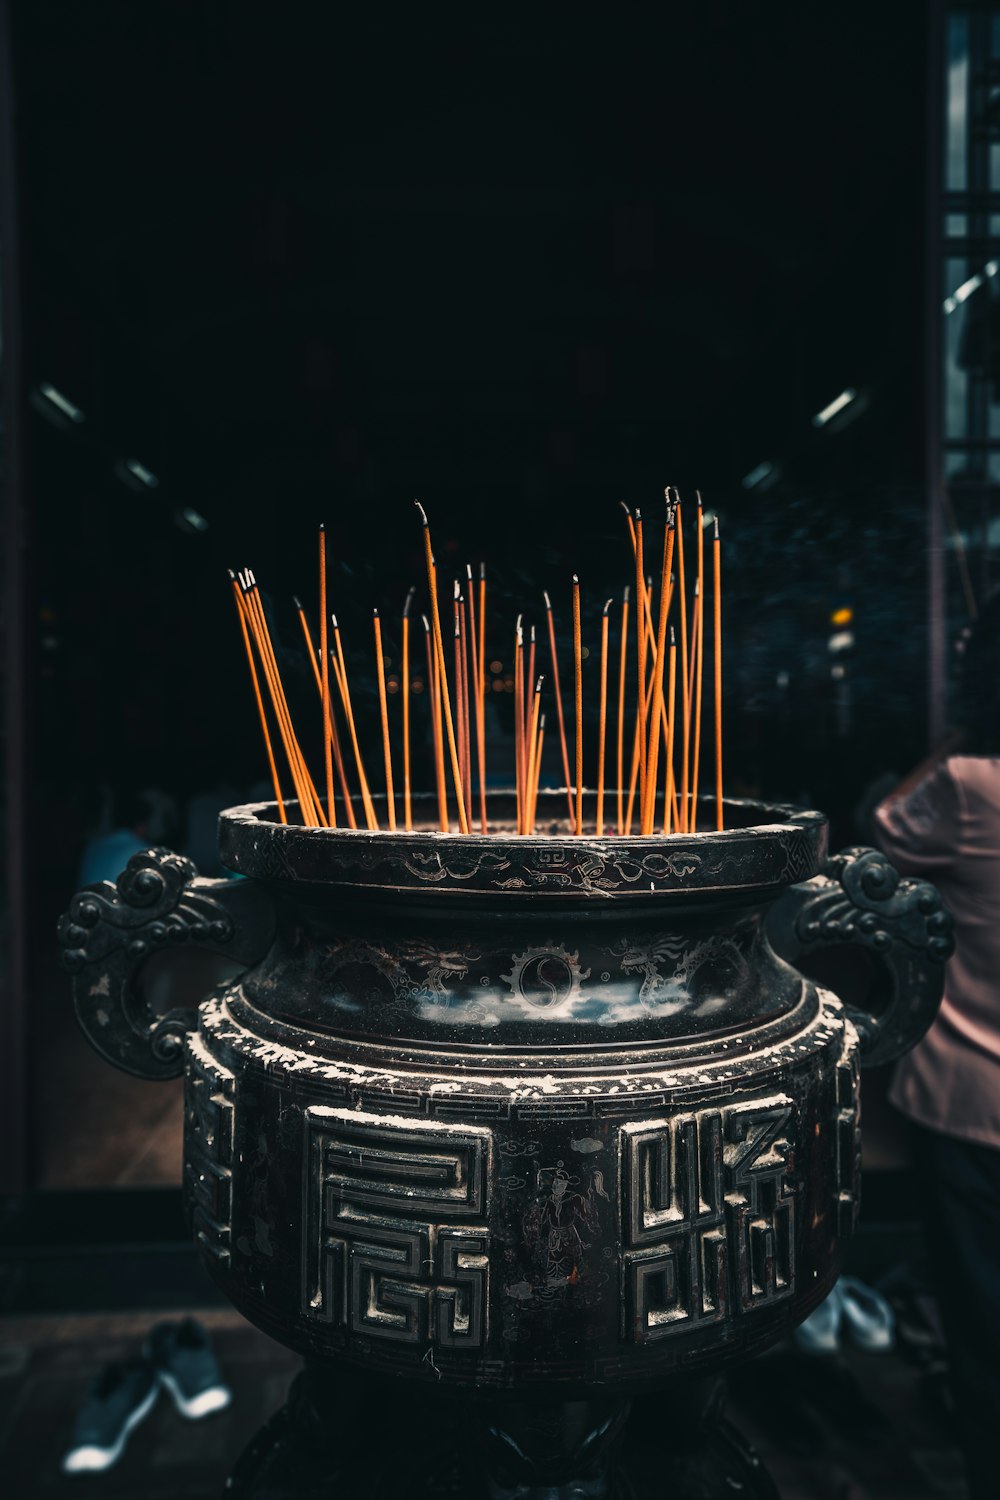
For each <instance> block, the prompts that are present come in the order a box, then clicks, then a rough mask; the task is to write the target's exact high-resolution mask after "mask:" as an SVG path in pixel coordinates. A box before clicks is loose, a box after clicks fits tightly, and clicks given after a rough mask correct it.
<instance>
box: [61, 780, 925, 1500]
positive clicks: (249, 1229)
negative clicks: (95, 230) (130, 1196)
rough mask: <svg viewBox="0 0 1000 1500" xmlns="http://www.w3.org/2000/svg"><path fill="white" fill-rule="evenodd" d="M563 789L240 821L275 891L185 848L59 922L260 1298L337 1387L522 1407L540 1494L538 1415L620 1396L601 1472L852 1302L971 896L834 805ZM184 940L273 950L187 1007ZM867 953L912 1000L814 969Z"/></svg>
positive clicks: (249, 869)
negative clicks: (585, 806) (182, 1101)
mask: <svg viewBox="0 0 1000 1500" xmlns="http://www.w3.org/2000/svg"><path fill="white" fill-rule="evenodd" d="M543 800H544V799H543ZM560 803H561V798H560V796H559V795H558V794H552V796H551V798H550V800H549V802H548V804H547V806H545V807H544V808H541V807H540V818H541V821H542V825H543V827H547V831H546V832H545V833H543V834H541V835H538V836H534V837H530V838H515V837H512V836H505V835H504V834H503V833H502V832H501V833H492V834H491V835H489V836H481V835H470V836H468V837H457V836H452V835H449V834H442V833H438V832H434V831H433V830H431V829H424V830H418V831H416V832H413V833H404V832H397V833H392V834H390V833H374V834H373V833H369V832H366V831H361V830H358V831H351V830H346V829H345V830H336V831H327V830H314V829H303V828H299V827H295V826H292V825H281V824H280V823H278V822H277V821H276V819H275V809H274V808H273V807H272V806H270V805H268V804H261V805H257V806H252V807H244V808H234V809H232V810H230V811H228V812H226V813H224V814H223V815H222V818H221V827H220V846H221V850H222V855H223V859H224V861H225V863H226V864H227V865H228V866H230V867H231V868H232V869H233V870H234V871H235V872H238V873H239V874H240V875H243V876H245V877H247V878H246V879H245V880H238V881H224V880H220V881H208V880H202V879H200V878H198V877H197V876H196V874H195V872H194V869H193V867H192V866H191V865H190V864H189V862H187V861H185V860H182V859H179V858H178V857H177V856H175V855H171V854H168V853H166V852H165V851H157V850H151V851H149V852H148V853H146V854H143V855H138V856H136V857H135V858H134V859H133V860H132V861H131V863H130V865H129V868H128V870H127V871H126V872H125V874H124V875H123V876H122V877H121V878H120V880H119V882H118V884H117V887H115V886H110V885H105V886H102V887H95V888H92V889H91V890H89V891H85V892H81V893H80V895H78V896H77V897H75V898H74V901H73V903H72V906H71V910H70V913H69V914H68V915H67V917H65V918H63V921H62V924H61V929H60V936H61V941H62V944H63V947H64V957H65V962H66V964H67V967H68V968H69V969H70V970H71V972H72V973H73V975H74V991H75V997H76V1003H77V1009H78V1013H79V1016H80V1020H81V1024H82V1025H83V1028H84V1030H85V1031H86V1033H87V1035H88V1036H89V1037H90V1039H91V1041H92V1042H93V1043H94V1045H95V1046H96V1047H98V1049H99V1050H100V1051H101V1052H102V1053H103V1054H104V1055H105V1056H106V1057H108V1058H109V1059H110V1060H111V1061H113V1062H116V1063H117V1064H118V1065H119V1066H123V1067H126V1068H128V1069H129V1070H130V1071H133V1072H136V1073H139V1074H142V1075H144V1076H148V1077H161V1078H162V1077H168V1076H172V1075H177V1074H179V1073H180V1072H181V1071H183V1072H184V1073H185V1076H186V1100H187V1108H186V1141H185V1186H186V1193H187V1199H188V1204H189V1209H190V1214H191V1222H192V1228H193V1232H194V1233H195V1234H196V1236H197V1238H198V1240H199V1243H200V1245H201V1247H202V1249H203V1252H204V1254H205V1257H206V1260H207V1262H208V1265H209V1267H210V1269H211V1271H212V1274H213V1276H214V1277H215V1278H216V1279H217V1280H218V1282H219V1283H220V1285H221V1286H222V1287H223V1288H224V1290H225V1291H226V1293H227V1295H228V1296H229V1297H230V1298H231V1299H232V1301H233V1302H234V1303H235V1304H236V1306H237V1307H238V1308H239V1309H240V1310H241V1311H242V1312H244V1313H245V1314H246V1315H247V1317H249V1318H250V1319H251V1320H252V1321H254V1322H255V1323H257V1324H258V1325H259V1326H261V1327H262V1328H264V1329H266V1331H267V1332H268V1333H270V1334H272V1335H273V1336H274V1337H275V1338H277V1339H279V1340H281V1341H282V1342H284V1343H286V1344H288V1345H291V1346H292V1347H293V1348H295V1349H298V1350H300V1351H301V1352H302V1354H303V1355H304V1356H305V1357H306V1358H307V1360H308V1361H309V1363H310V1368H311V1369H312V1371H313V1372H314V1374H315V1373H316V1372H322V1371H323V1370H324V1369H325V1370H326V1371H328V1372H332V1375H331V1376H330V1377H322V1376H321V1375H316V1378H317V1379H323V1378H332V1376H335V1375H336V1372H338V1371H339V1372H344V1371H348V1370H350V1369H355V1370H357V1371H358V1372H359V1373H363V1374H364V1375H365V1376H366V1377H368V1378H376V1377H380V1376H392V1377H396V1378H400V1377H401V1378H403V1379H404V1380H406V1381H407V1382H410V1383H412V1384H413V1385H414V1386H419V1387H422V1388H424V1389H426V1390H433V1391H434V1392H435V1394H436V1396H438V1397H440V1396H441V1395H443V1394H445V1393H446V1392H451V1393H452V1395H453V1396H454V1397H455V1398H456V1399H461V1398H468V1399H472V1400H474V1401H476V1402H480V1403H481V1402H482V1401H483V1400H484V1399H486V1398H487V1397H488V1396H489V1393H494V1394H495V1396H496V1397H497V1399H499V1398H500V1397H501V1396H503V1397H504V1401H505V1402H506V1404H504V1402H501V1405H500V1406H499V1407H498V1408H497V1410H498V1411H499V1412H501V1413H502V1412H504V1411H506V1412H507V1413H508V1415H507V1416H506V1417H503V1416H502V1415H501V1416H496V1417H495V1419H491V1420H492V1421H493V1427H492V1428H491V1431H492V1432H493V1436H492V1437H489V1438H486V1437H484V1439H483V1442H484V1444H485V1448H484V1450H483V1451H484V1452H486V1451H487V1450H489V1451H493V1450H492V1448H491V1446H490V1445H491V1444H492V1445H493V1447H495V1446H496V1443H498V1442H499V1443H500V1447H501V1448H502V1449H503V1450H504V1452H505V1453H507V1458H506V1459H504V1461H503V1462H504V1463H507V1465H508V1469H510V1472H511V1473H512V1474H514V1475H515V1478H514V1479H511V1484H515V1483H524V1484H527V1483H528V1479H529V1478H531V1474H534V1475H535V1480H534V1481H532V1482H536V1481H537V1482H538V1483H541V1482H542V1479H539V1478H538V1476H539V1475H541V1476H542V1478H545V1476H546V1475H547V1476H549V1477H548V1479H545V1482H546V1483H548V1482H549V1480H551V1478H552V1475H556V1477H557V1478H558V1474H557V1469H558V1465H556V1468H552V1466H551V1465H550V1466H549V1467H548V1468H546V1465H545V1463H544V1462H542V1460H541V1459H540V1458H539V1456H538V1453H535V1454H534V1457H532V1456H531V1454H530V1453H529V1454H527V1456H525V1453H526V1451H527V1450H525V1449H524V1444H525V1443H528V1448H529V1449H530V1447H531V1442H532V1441H535V1439H531V1440H530V1441H529V1439H528V1438H525V1437H524V1433H523V1432H521V1428H522V1427H525V1423H526V1424H527V1426H526V1429H525V1430H530V1431H532V1432H534V1431H535V1428H536V1426H537V1424H534V1425H533V1422H532V1420H529V1419H528V1418H527V1417H526V1416H525V1412H526V1411H528V1410H530V1408H529V1407H526V1406H525V1405H524V1403H525V1402H526V1401H530V1402H534V1403H536V1404H537V1403H538V1402H541V1403H542V1405H543V1406H544V1407H545V1410H547V1411H549V1412H559V1411H563V1410H564V1403H565V1402H566V1401H583V1402H589V1403H591V1406H592V1408H593V1411H594V1413H595V1415H594V1417H593V1424H592V1425H593V1427H594V1432H593V1434H592V1436H593V1437H594V1443H593V1444H592V1451H591V1449H588V1452H589V1454H590V1457H589V1458H588V1460H587V1462H588V1463H592V1464H594V1465H596V1468H595V1469H594V1474H596V1475H598V1479H599V1478H600V1474H601V1473H604V1470H603V1469H602V1468H601V1464H602V1463H604V1464H605V1466H606V1462H609V1461H610V1460H607V1454H608V1453H610V1451H611V1448H612V1447H613V1445H614V1441H616V1440H617V1436H616V1435H617V1434H618V1432H619V1430H620V1428H621V1426H622V1421H620V1420H619V1417H620V1416H621V1413H622V1411H623V1410H624V1406H623V1405H622V1403H623V1402H624V1401H625V1400H626V1399H627V1397H628V1396H629V1394H630V1393H635V1394H637V1393H640V1392H642V1391H651V1390H655V1389H657V1388H658V1387H660V1386H662V1384H663V1382H665V1381H667V1380H671V1379H672V1380H676V1379H677V1378H678V1377H681V1376H683V1378H684V1379H685V1380H690V1379H692V1378H693V1377H694V1376H696V1375H700V1374H704V1373H710V1372H714V1371H716V1370H718V1369H720V1368H722V1367H724V1366H725V1364H726V1363H727V1362H729V1361H732V1360H734V1359H738V1358H739V1359H742V1358H746V1357H747V1356H749V1355H752V1354H754V1353H756V1352H759V1351H761V1350H763V1349H765V1348H767V1347H768V1346H769V1345H770V1344H772V1343H773V1342H774V1341H775V1340H777V1339H778V1338H779V1337H781V1335H782V1334H784V1333H785V1332H787V1330H789V1329H790V1328H791V1327H793V1326H794V1325H795V1324H796V1323H797V1322H798V1321H800V1320H801V1319H802V1318H804V1317H805V1316H806V1315H807V1314H808V1313H809V1312H810V1311H811V1309H812V1308H813V1307H814V1306H815V1305H816V1304H817V1303H818V1302H819V1301H820V1300H821V1299H822V1298H823V1297H824V1296H825V1295H826V1293H827V1291H828V1290H829V1288H830V1286H831V1284H832V1282H833V1280H834V1278H835V1277H836V1275H837V1271H838V1265H839V1253H840V1250H841V1247H842V1245H843V1242H844V1240H845V1238H846V1236H847V1235H849V1234H850V1232H851V1228H852V1226H853V1223H854V1218H855V1214H856V1209H857V1198H858V1173H859V1153H860V1143H859V1118H858V1069H859V1066H860V1065H861V1064H862V1063H863V1062H865V1061H868V1060H871V1061H877V1062H884V1061H888V1060H889V1059H890V1058H891V1057H893V1056H898V1055H899V1054H900V1053H901V1052H902V1051H904V1050H905V1049H906V1048H907V1047H908V1046H910V1045H912V1043H913V1042H914V1041H915V1040H916V1039H917V1038H918V1036H919V1035H920V1034H921V1033H922V1032H923V1030H924V1029H925V1028H926V1026H927V1025H928V1024H929V1022H930V1020H931V1018H932V1016H933V1013H934V1010H935V1008H936V1005H937V1003H938V1000H939V998H940V993H941V986H942V980H943V969H944V962H945V960H946V958H947V956H948V954H949V952H950V951H951V933H950V922H949V918H948V917H947V915H946V914H945V913H944V912H943V911H942V909H941V903H940V898H939V897H938V895H937V893H936V891H934V889H933V888H932V887H931V886H929V885H927V884H926V883H923V882H917V881H910V880H902V879H900V877H899V876H898V875H897V873H896V872H895V871H894V870H892V869H891V867H890V866H889V865H888V864H887V863H886V861H885V860H884V859H883V857H882V856H881V855H880V854H877V853H876V852H875V851H872V850H857V849H855V850H847V851H845V852H844V853H842V854H840V855H837V856H835V857H833V858H828V857H827V852H826V823H825V820H824V819H823V818H822V816H821V815H819V814H817V813H802V812H797V811H795V810H792V809H788V808H778V807H769V806H763V805H758V804H753V803H732V804H729V805H728V808H727V819H728V821H730V822H731V824H732V825H733V826H731V827H729V828H727V830H726V831H725V832H722V833H716V832H709V833H703V834H698V835H681V836H669V837H655V836H654V837H651V838H649V837H647V838H639V837H632V838H630V837H623V838H622V837H617V836H612V837H607V838H602V839H596V838H589V837H584V838H581V839H575V838H573V837H571V836H570V835H569V834H568V833H567V832H566V831H565V829H564V828H563V827H562V826H561V825H560V823H559V821H558V809H559V806H560ZM498 810H499V811H500V812H501V814H502V809H498ZM543 813H544V816H542V814H543ZM546 818H548V819H549V821H548V823H547V824H546ZM174 942H177V943H193V944H201V945H208V946H212V947H214V948H215V949H216V950H217V951H221V952H225V953H229V954H231V955H233V956H234V957H236V958H237V959H238V960H239V961H240V962H243V963H246V964H248V967H247V969H246V970H245V972H244V973H243V974H242V976H241V977H240V978H239V979H238V980H237V981H235V982H233V983H231V984H229V985H228V986H227V987H225V988H224V989H222V990H219V991H217V992H216V993H214V994H212V995H211V996H209V997H208V998H207V999H206V1000H205V1002H204V1003H203V1004H202V1006H201V1007H200V1011H199V1012H198V1013H188V1012H181V1013H176V1014H174V1015H172V1016H169V1017H158V1016H155V1015H153V1014H151V1013H150V1012H149V1011H148V1009H147V1008H146V1007H145V1006H144V1004H143V1001H142V997H141V994H140V992H139V991H138V989H137V988H136V987H135V985H134V984H133V979H134V977H135V975H136V973H137V971H138V969H139V967H140V966H141V964H142V962H143V961H144V959H145V958H146V956H148V954H149V953H150V952H151V951H152V950H153V949H154V948H156V947H158V946H162V945H165V944H169V943H174ZM845 944H847V945H852V946H853V947H856V948H861V949H864V950H866V951H867V952H868V953H869V954H870V955H871V957H872V958H873V960H875V962H876V963H877V965H878V966H879V970H880V973H881V976H882V981H883V982H882V985H881V987H880V989H878V990H877V992H876V999H877V1009H876V1008H867V1009H864V1008H859V1007H858V1006H857V1005H853V1004H852V1003H851V997H850V996H845V997H843V998H838V997H837V996H835V995H834V994H832V993H831V992H830V991H829V990H827V989H823V988H819V987H817V986H816V985H815V984H814V983H812V982H810V981H809V980H808V979H806V978H805V977H804V976H803V975H802V973H801V972H799V970H798V969H797V968H796V967H794V964H795V963H796V962H800V963H806V961H807V959H808V957H809V955H811V954H813V953H818V952H819V951H821V950H823V949H828V948H834V947H837V946H842V945H845ZM598 1392H603V1393H605V1394H604V1395H601V1396H598V1394H597V1393H598ZM609 1394H610V1395H611V1396H613V1397H614V1400H613V1401H612V1406H614V1410H615V1411H616V1412H617V1413H618V1416H617V1417H615V1418H614V1420H612V1419H611V1418H610V1417H608V1409H609V1408H608V1396H609ZM615 1402H617V1403H618V1404H617V1405H615ZM519 1403H520V1404H519ZM589 1409H590V1408H588V1410H589ZM477 1410H479V1408H478V1407H477ZM581 1410H582V1408H581ZM519 1413H520V1415H518V1414H519ZM598 1413H599V1414H600V1415H599V1416H598V1415H597V1414H598ZM477 1420H478V1419H477ZM553 1420H555V1419H553ZM505 1423H506V1424H507V1425H506V1427H505V1425H504V1424H505ZM519 1424H520V1426H519ZM543 1425H544V1424H543ZM556 1425H557V1426H558V1423H557V1424H556ZM586 1425H587V1423H586V1421H584V1426H585V1427H586ZM598 1428H600V1431H601V1432H602V1433H603V1434H604V1437H603V1438H601V1440H600V1441H598V1437H597V1434H598ZM515 1430H517V1431H518V1432H521V1437H520V1438H519V1439H518V1443H519V1444H520V1447H519V1449H518V1451H519V1452H521V1454H522V1458H523V1459H524V1462H525V1463H528V1462H529V1458H530V1463H531V1464H534V1465H535V1468H534V1469H531V1471H530V1473H529V1470H528V1469H525V1470H524V1474H522V1475H521V1478H520V1479H517V1478H516V1475H517V1474H519V1473H521V1471H520V1470H519V1469H518V1467H517V1464H516V1463H514V1464H513V1468H510V1464H511V1462H512V1460H510V1452H509V1450H510V1445H511V1443H513V1441H514V1439H513V1437H511V1434H512V1433H513V1432H514V1431H515ZM504 1432H506V1433H507V1437H508V1438H509V1439H510V1441H509V1442H507V1440H506V1439H503V1440H502V1441H501V1439H502V1436H503V1433H504ZM497 1433H500V1434H501V1437H499V1438H498V1437H497ZM536 1436H537V1435H536ZM550 1437H551V1433H550ZM537 1441H538V1442H542V1439H541V1438H538V1439H537ZM545 1441H548V1439H546V1440H545ZM505 1444H506V1446H505ZM515 1446H517V1444H515ZM557 1447H558V1445H557ZM559 1451H560V1452H561V1451H562V1449H560V1450H559ZM601 1454H604V1455H605V1457H604V1458H602V1457H601V1456H600V1455H601ZM483 1461H484V1463H486V1466H487V1469H489V1472H490V1474H493V1479H492V1480H491V1483H494V1481H495V1483H494V1490H495V1491H496V1493H503V1490H502V1487H501V1489H500V1490H497V1489H496V1486H497V1485H498V1484H500V1480H499V1479H496V1475H495V1474H494V1471H493V1469H491V1468H490V1464H491V1463H492V1462H493V1460H492V1459H489V1460H487V1459H484V1460H483ZM560 1461H561V1462H562V1463H563V1469H562V1471H560V1472H561V1473H562V1474H563V1477H564V1478H565V1476H566V1475H567V1474H569V1469H568V1468H567V1467H566V1466H567V1465H569V1464H570V1459H569V1458H566V1457H565V1455H564V1457H563V1459H562V1460H560ZM497 1462H500V1460H499V1459H498V1460H497ZM553 1462H555V1460H553ZM573 1462H576V1460H575V1459H574V1460H573ZM580 1462H582V1460H580ZM538 1464H541V1467H540V1468H539V1467H538ZM501 1468H503V1463H501ZM529 1468H530V1464H529ZM550 1471H551V1472H550ZM504 1472H507V1470H504ZM574 1472H575V1471H574ZM588 1472H589V1471H588ZM608 1472H610V1471H608ZM525 1475H527V1476H528V1478H525ZM553 1482H554V1481H553ZM560 1482H562V1481H560ZM601 1482H602V1483H603V1481H601ZM595 1483H598V1481H597V1480H595ZM515 1492H517V1493H524V1494H529V1493H531V1489H530V1486H529V1488H527V1489H523V1490H522V1491H516V1490H514V1489H512V1490H511V1491H510V1493H512V1494H513V1493H515ZM246 1493H247V1494H251V1493H254V1491H253V1488H252V1485H251V1486H250V1487H249V1488H247V1489H246ZM588 1493H591V1492H588ZM592 1493H593V1494H595V1495H597V1494H599V1493H603V1491H602V1490H601V1489H600V1485H599V1484H598V1487H597V1488H595V1489H594V1490H593V1491H592Z"/></svg>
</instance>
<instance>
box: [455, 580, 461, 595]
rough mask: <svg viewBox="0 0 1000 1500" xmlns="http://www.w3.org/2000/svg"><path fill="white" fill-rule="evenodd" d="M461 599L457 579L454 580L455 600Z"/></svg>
mask: <svg viewBox="0 0 1000 1500" xmlns="http://www.w3.org/2000/svg"><path fill="white" fill-rule="evenodd" d="M461 597H462V590H461V589H460V588H459V586H458V579H457V578H456V579H455V598H456V599H460V598H461Z"/></svg>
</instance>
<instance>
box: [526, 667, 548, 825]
mask: <svg viewBox="0 0 1000 1500" xmlns="http://www.w3.org/2000/svg"><path fill="white" fill-rule="evenodd" d="M543 681H544V678H542V677H539V679H538V681H537V682H536V683H535V691H534V701H533V703H532V708H531V730H530V732H529V735H528V777H527V788H526V791H525V809H524V818H523V821H522V826H521V830H520V831H521V832H522V833H529V832H530V830H531V823H532V789H533V787H534V785H535V779H536V776H535V757H536V755H537V754H538V713H539V708H540V706H541V701H542V683H543Z"/></svg>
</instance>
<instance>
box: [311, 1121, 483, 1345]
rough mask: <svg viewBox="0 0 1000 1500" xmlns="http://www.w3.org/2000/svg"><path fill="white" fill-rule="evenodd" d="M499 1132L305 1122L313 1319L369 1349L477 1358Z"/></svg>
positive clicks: (442, 1126) (396, 1123)
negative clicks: (394, 1345) (385, 1346)
mask: <svg viewBox="0 0 1000 1500" xmlns="http://www.w3.org/2000/svg"><path fill="white" fill-rule="evenodd" d="M492 1141H493V1135H492V1131H490V1130H488V1129H485V1128H483V1127H479V1126H474V1125H461V1126H459V1125H446V1124H442V1123H438V1122H435V1123H434V1124H429V1123H428V1124H425V1123H424V1122H422V1121H417V1120H403V1119H400V1120H390V1119H388V1118H387V1117H385V1116H381V1115H371V1114H363V1113H361V1112H359V1111H355V1110H342V1109H333V1108H329V1107H327V1106H324V1105H316V1106H314V1107H312V1108H311V1109H308V1110H307V1111H306V1153H305V1161H306V1174H307V1177H306V1184H305V1204H306V1243H305V1263H304V1266H303V1291H304V1299H303V1300H304V1308H303V1310H304V1312H305V1315H306V1316H307V1317H310V1318H314V1319H316V1320H318V1321H320V1322H324V1323H331V1324H339V1325H341V1326H343V1327H345V1328H346V1329H347V1330H348V1331H349V1332H351V1333H355V1334H362V1335H364V1336H365V1337H367V1338H377V1339H386V1340H393V1341H396V1342H398V1343H403V1344H410V1345H414V1344H417V1345H419V1344H423V1343H430V1345H431V1347H432V1348H439V1349H448V1350H460V1349H479V1348H481V1347H482V1346H483V1345H484V1344H485V1342H486V1332H487V1317H488V1301H489V1258H488V1252H489V1232H488V1228H487V1223H486V1218H487V1214H488V1210H489V1201H488V1200H489V1193H490V1161H491V1152H492Z"/></svg>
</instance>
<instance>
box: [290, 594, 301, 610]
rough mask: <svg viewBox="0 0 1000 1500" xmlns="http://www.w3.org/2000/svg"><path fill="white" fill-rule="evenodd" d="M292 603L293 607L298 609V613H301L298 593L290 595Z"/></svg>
mask: <svg viewBox="0 0 1000 1500" xmlns="http://www.w3.org/2000/svg"><path fill="white" fill-rule="evenodd" d="M292 603H293V604H294V605H295V608H296V609H297V610H298V612H299V614H301V613H302V600H301V599H300V598H299V596H298V594H293V595H292Z"/></svg>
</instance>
